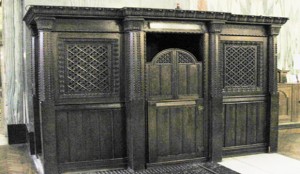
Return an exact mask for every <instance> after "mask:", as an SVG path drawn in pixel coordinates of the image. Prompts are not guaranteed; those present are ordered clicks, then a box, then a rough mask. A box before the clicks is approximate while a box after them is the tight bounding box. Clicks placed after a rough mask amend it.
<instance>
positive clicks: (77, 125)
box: [56, 109, 126, 163]
mask: <svg viewBox="0 0 300 174" xmlns="http://www.w3.org/2000/svg"><path fill="white" fill-rule="evenodd" d="M56 124H57V126H56V127H57V128H56V131H57V139H58V141H57V143H58V146H57V147H58V161H59V162H60V163H65V162H76V161H87V160H101V159H113V158H123V157H125V156H126V139H125V137H126V133H125V117H124V111H122V110H120V109H115V110H112V111H109V110H82V111H58V112H57V116H56Z"/></svg>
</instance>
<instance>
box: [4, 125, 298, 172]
mask: <svg viewBox="0 0 300 174" xmlns="http://www.w3.org/2000/svg"><path fill="white" fill-rule="evenodd" d="M278 153H279V154H260V155H259V156H251V155H250V156H245V157H242V158H241V157H234V158H235V159H234V160H237V159H238V161H239V162H236V161H230V158H225V159H224V160H223V163H221V164H223V165H225V166H227V167H228V166H229V167H231V168H232V167H233V168H234V167H236V168H235V169H236V171H240V172H241V171H243V172H242V173H244V174H247V171H245V170H248V169H246V166H245V165H244V167H242V169H244V170H242V169H241V166H242V165H243V164H241V163H240V162H241V160H242V161H244V162H245V163H247V164H249V165H250V166H252V167H253V166H255V165H257V166H255V167H254V168H256V169H253V168H252V169H251V170H256V173H255V174H260V173H257V172H258V171H260V170H262V169H261V168H260V167H261V166H260V165H261V164H270V168H271V167H272V166H273V168H274V167H280V168H284V167H285V166H286V168H287V169H290V168H291V164H298V163H299V166H300V128H297V129H284V130H280V131H279V144H278ZM272 155H273V156H272ZM274 155H275V156H274ZM282 155H285V156H282ZM288 157H290V158H288ZM292 158H293V159H292ZM258 159H260V160H261V161H260V160H258ZM279 159H283V160H284V161H285V162H287V163H284V162H279V163H280V164H275V162H274V161H273V162H272V163H268V161H269V162H271V160H275V161H277V162H278V161H279ZM231 160H232V159H231ZM247 160H248V161H247ZM249 160H250V161H249ZM228 161H229V162H228ZM297 162H298V163H297ZM199 165H200V164H199ZM199 165H197V164H194V165H191V166H189V167H190V168H189V171H183V170H181V173H195V174H196V173H197V172H199V171H201V170H202V171H203V173H205V172H206V173H209V171H208V170H205V168H201V166H199ZM201 165H202V164H201ZM249 165H248V167H249ZM293 166H295V165H293ZM185 167H188V166H185ZM204 167H205V166H204ZM233 168H232V169H233ZM292 168H293V167H292ZM183 169H184V167H183ZM186 169H187V168H186ZM164 170H166V172H165V173H170V172H171V170H173V169H172V168H166V169H164ZM290 170H300V169H299V168H294V169H290ZM37 171H38V169H37V168H36V167H35V166H34V164H33V162H32V159H31V158H30V156H29V153H28V151H27V147H26V146H24V145H13V146H8V145H7V140H6V138H5V137H4V136H3V135H2V136H1V135H0V174H36V173H38V172H37ZM167 171H170V172H167ZM173 171H175V172H171V173H170V174H173V173H176V172H177V173H178V170H177V169H174V170H173ZM278 171H279V170H278ZM210 172H211V171H210ZM214 172H215V171H214ZM249 172H250V169H249V170H248V173H249ZM260 172H261V171H260ZM293 172H294V171H290V172H286V171H285V172H284V174H292V173H293ZM106 173H107V172H106ZM106 173H105V172H95V171H94V172H81V174H106ZM117 173H118V172H117ZM179 173H180V172H179ZM211 173H212V172H211ZM215 173H220V172H215ZM250 173H251V172H250ZM252 173H253V172H252ZM252 173H251V174H252ZM298 173H300V171H295V174H298ZM141 174H144V173H141ZM220 174H224V172H221V173H220ZM253 174H254V173H253ZM272 174H275V173H272Z"/></svg>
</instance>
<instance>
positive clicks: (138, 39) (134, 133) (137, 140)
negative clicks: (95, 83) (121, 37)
mask: <svg viewBox="0 0 300 174" xmlns="http://www.w3.org/2000/svg"><path fill="white" fill-rule="evenodd" d="M143 26H144V19H143V18H132V17H127V18H125V19H124V30H125V52H126V57H125V72H126V74H125V81H126V84H127V85H126V92H125V95H126V111H127V120H126V124H127V149H128V151H127V154H128V166H129V168H131V169H133V170H139V169H144V168H145V146H146V145H145V142H146V140H145V138H146V137H145V135H146V134H145V88H144V83H145V82H144V81H145V79H144V70H145V54H144V46H145V43H144V40H145V32H144V31H143Z"/></svg>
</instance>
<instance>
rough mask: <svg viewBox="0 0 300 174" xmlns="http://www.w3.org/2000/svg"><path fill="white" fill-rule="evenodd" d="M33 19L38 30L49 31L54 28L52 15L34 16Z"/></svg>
mask: <svg viewBox="0 0 300 174" xmlns="http://www.w3.org/2000/svg"><path fill="white" fill-rule="evenodd" d="M34 20H35V22H36V26H37V29H38V30H43V31H51V30H53V28H54V22H55V18H54V17H36V18H35V19H34Z"/></svg>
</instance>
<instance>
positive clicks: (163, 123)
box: [156, 108, 170, 156]
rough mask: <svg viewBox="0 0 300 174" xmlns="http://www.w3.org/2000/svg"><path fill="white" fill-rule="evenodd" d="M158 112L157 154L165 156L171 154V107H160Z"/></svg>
mask: <svg viewBox="0 0 300 174" xmlns="http://www.w3.org/2000/svg"><path fill="white" fill-rule="evenodd" d="M157 114H158V115H157V125H156V126H157V130H156V131H157V141H158V142H157V155H158V156H164V155H168V154H170V149H169V146H170V142H169V136H170V134H169V127H170V122H169V109H168V108H159V109H158V110H157Z"/></svg>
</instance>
